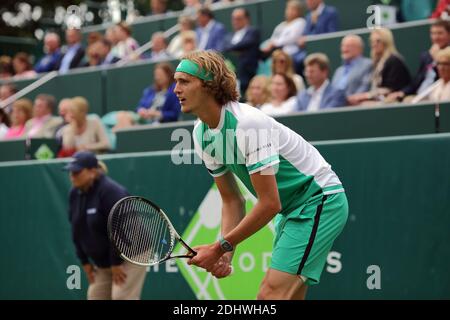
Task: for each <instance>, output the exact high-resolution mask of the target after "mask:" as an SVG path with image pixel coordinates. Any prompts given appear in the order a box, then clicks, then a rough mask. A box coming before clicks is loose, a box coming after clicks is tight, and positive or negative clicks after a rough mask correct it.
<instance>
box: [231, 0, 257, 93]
mask: <svg viewBox="0 0 450 320" xmlns="http://www.w3.org/2000/svg"><path fill="white" fill-rule="evenodd" d="M231 24H232V26H233V30H234V32H233V33H230V34H229V35H228V36H227V37H226V39H225V44H224V51H228V52H234V53H236V54H237V59H238V66H237V75H238V79H239V85H240V89H241V92H245V90H247V87H248V84H249V82H250V79H251V78H253V77H254V76H255V74H256V70H257V69H258V60H259V43H260V41H261V40H260V33H259V29H258V28H256V27H253V26H251V25H250V14H249V12H248V11H247V10H246V9H244V8H237V9H234V10H233V13H232V14H231Z"/></svg>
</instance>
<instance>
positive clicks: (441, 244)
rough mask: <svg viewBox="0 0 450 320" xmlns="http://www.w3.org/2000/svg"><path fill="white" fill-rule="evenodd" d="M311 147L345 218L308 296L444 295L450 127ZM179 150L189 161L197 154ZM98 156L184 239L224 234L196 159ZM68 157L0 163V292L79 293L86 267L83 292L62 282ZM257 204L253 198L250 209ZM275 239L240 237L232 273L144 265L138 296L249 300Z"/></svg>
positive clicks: (447, 290)
mask: <svg viewBox="0 0 450 320" xmlns="http://www.w3.org/2000/svg"><path fill="white" fill-rule="evenodd" d="M315 146H316V147H317V148H318V149H319V151H320V152H321V153H322V154H323V155H324V156H325V157H326V159H327V160H328V161H329V162H330V163H331V164H332V166H333V169H334V170H335V171H336V173H337V174H338V175H339V177H340V179H341V180H342V182H343V184H344V186H345V189H346V192H347V196H348V199H349V205H350V215H349V220H348V223H347V226H346V227H345V229H344V231H343V233H342V235H341V236H340V237H339V238H338V239H337V241H336V242H335V244H334V246H333V249H332V252H331V253H330V255H329V256H328V261H327V265H326V266H325V270H324V272H323V276H322V279H321V280H322V281H321V284H320V285H319V286H317V287H311V288H310V290H309V293H308V298H309V299H448V298H449V297H450V287H449V286H448V283H450V275H449V273H448V265H449V264H450V251H449V250H448V243H449V241H450V233H449V232H448V225H449V224H450V215H449V214H448V213H449V212H450V201H449V190H450V179H445V178H443V177H448V176H450V166H448V163H450V134H440V135H436V134H433V135H424V136H411V137H407V138H398V137H396V138H383V139H364V140H345V141H338V142H333V143H317V144H315ZM186 155H187V158H186V160H187V159H191V160H192V153H186ZM102 159H103V160H105V162H106V164H107V165H108V167H109V174H110V176H112V177H113V178H114V179H116V180H117V181H119V182H120V183H122V184H123V185H125V186H126V187H127V188H128V189H129V191H130V192H131V193H132V194H136V195H141V196H145V197H148V198H150V199H152V200H154V201H155V202H156V203H158V204H159V205H160V206H161V207H162V208H164V209H165V211H166V213H167V214H168V215H169V216H170V218H171V220H172V221H173V222H174V226H175V228H176V229H177V230H179V232H180V233H181V234H182V236H183V238H184V239H185V240H187V241H188V242H189V243H191V244H194V245H195V244H198V243H199V241H207V240H208V239H212V237H214V236H216V235H217V233H218V232H220V230H219V228H218V227H217V226H216V225H212V224H211V220H208V218H207V217H208V215H213V216H215V215H217V214H218V212H220V204H219V203H218V199H219V198H218V193H217V190H216V189H215V188H214V187H212V185H213V180H212V178H211V177H210V176H209V175H208V173H207V171H206V169H205V168H204V167H203V166H202V165H189V164H181V165H175V164H174V163H173V161H172V159H171V156H170V153H168V152H166V153H163V152H160V153H157V152H156V153H141V154H124V155H118V156H105V157H102ZM64 164H65V162H63V161H58V160H53V161H47V162H38V163H36V162H28V163H27V162H17V163H3V164H0V176H1V177H2V179H0V191H1V194H2V201H0V234H1V235H2V241H3V244H4V248H3V249H4V250H3V251H4V252H3V255H4V257H5V259H3V260H2V264H1V265H0V271H1V272H0V281H1V283H2V290H1V291H0V299H84V298H85V296H86V288H87V283H86V278H85V276H84V275H82V282H81V288H80V289H73V290H70V289H68V287H67V281H69V282H70V277H71V276H73V275H74V271H73V270H75V269H76V268H77V266H78V264H79V262H78V261H77V258H76V256H75V253H74V248H73V244H72V242H71V233H70V225H69V222H68V218H67V200H66V199H67V195H68V191H69V187H70V186H69V179H68V176H67V173H65V172H62V171H61V168H62V167H63V165H64ZM252 205H253V201H252V200H251V198H250V197H249V198H248V201H247V209H249V208H251V207H252ZM205 218H206V219H207V220H206V221H207V223H206V222H205V220H204V219H205ZM213 220H214V219H213ZM205 223H206V224H205ZM271 241H272V236H271V231H270V230H269V229H268V228H267V227H266V228H265V229H263V230H261V231H260V232H259V233H257V234H256V235H254V236H253V237H252V238H250V239H248V241H247V242H244V243H243V244H242V245H240V246H239V248H238V251H237V252H236V254H235V257H234V261H233V265H234V269H235V273H234V274H233V276H231V277H229V278H225V279H222V280H214V279H208V277H207V275H206V273H204V272H199V271H198V270H197V269H195V268H192V267H187V266H186V265H185V262H184V261H183V260H177V261H169V262H166V263H164V264H161V265H158V266H157V267H156V268H152V269H151V270H150V272H149V273H148V277H147V279H146V283H145V286H144V291H143V298H144V299H195V298H201V299H205V298H206V299H219V298H224V299H244V298H245V299H254V298H255V295H256V291H257V288H258V285H259V281H260V280H261V278H262V276H263V272H264V271H265V269H266V268H267V266H268V265H269V261H270V245H271ZM177 250H178V249H177ZM373 266H375V267H373ZM74 268H75V269H74ZM188 268H192V269H188ZM371 268H379V274H378V276H379V277H378V280H379V283H378V284H379V285H380V289H370V284H373V283H374V282H373V281H372V280H371V276H373V271H371V270H372V269H371ZM417 275H420V276H419V277H418V276H417ZM72 279H73V278H72ZM411 279H414V281H411ZM243 283H245V285H242V284H243ZM368 283H369V287H368ZM375 284H377V282H375ZM173 288H177V290H173Z"/></svg>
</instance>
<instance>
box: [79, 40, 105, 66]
mask: <svg viewBox="0 0 450 320" xmlns="http://www.w3.org/2000/svg"><path fill="white" fill-rule="evenodd" d="M86 56H87V62H86V63H85V64H84V65H83V67H95V66H99V65H100V63H101V61H100V60H101V58H100V54H99V44H98V43H97V42H94V43H92V44H90V45H89V46H88V47H87V49H86Z"/></svg>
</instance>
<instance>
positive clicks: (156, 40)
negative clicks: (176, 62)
mask: <svg viewBox="0 0 450 320" xmlns="http://www.w3.org/2000/svg"><path fill="white" fill-rule="evenodd" d="M170 58H171V57H170V55H169V54H168V53H167V41H166V37H165V36H164V32H155V33H153V35H152V50H151V52H150V60H152V61H153V62H160V61H164V60H169V59H170Z"/></svg>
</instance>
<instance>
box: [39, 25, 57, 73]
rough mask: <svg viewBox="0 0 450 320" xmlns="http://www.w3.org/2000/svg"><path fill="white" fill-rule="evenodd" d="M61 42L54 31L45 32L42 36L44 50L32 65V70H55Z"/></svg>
mask: <svg viewBox="0 0 450 320" xmlns="http://www.w3.org/2000/svg"><path fill="white" fill-rule="evenodd" d="M60 45H61V42H60V39H59V35H58V34H57V33H55V32H50V33H47V34H46V35H45V37H44V52H45V56H43V57H42V58H41V59H40V60H39V61H38V63H37V64H36V65H35V66H34V70H35V71H36V72H38V73H42V72H49V71H53V70H56V66H57V64H58V62H59V61H60V60H61V58H62V53H61V48H60Z"/></svg>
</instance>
